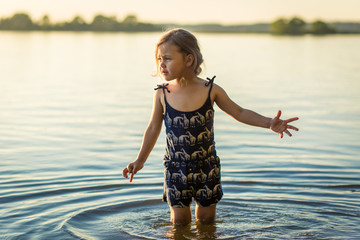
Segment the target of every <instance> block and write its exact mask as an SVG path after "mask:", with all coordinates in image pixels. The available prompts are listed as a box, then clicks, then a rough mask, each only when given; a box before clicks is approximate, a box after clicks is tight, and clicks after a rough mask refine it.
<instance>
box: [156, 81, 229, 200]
mask: <svg viewBox="0 0 360 240" xmlns="http://www.w3.org/2000/svg"><path fill="white" fill-rule="evenodd" d="M214 79H215V77H213V78H212V79H209V78H208V80H209V82H207V83H206V84H205V86H206V87H208V88H209V93H208V97H207V99H206V101H205V103H204V104H203V106H202V107H200V108H199V109H197V110H195V111H189V112H184V111H179V110H176V109H174V108H173V107H171V106H170V105H169V104H168V102H167V101H166V95H167V94H171V92H170V91H169V89H168V88H167V86H168V84H163V85H158V87H157V88H156V89H159V88H161V89H162V90H163V92H164V100H165V105H166V109H165V113H164V124H165V127H166V143H167V146H166V154H165V156H164V166H165V171H164V175H165V182H164V194H163V200H164V201H167V202H168V203H169V205H171V206H173V207H187V206H189V205H190V203H191V202H192V199H194V200H195V201H196V203H197V204H199V205H201V206H203V207H206V206H210V205H212V204H215V203H217V202H218V201H219V200H220V199H221V197H222V195H223V192H222V188H221V184H220V159H219V157H218V156H217V155H216V150H215V142H214V128H213V124H214V109H213V107H212V104H211V98H210V93H211V89H212V87H213V81H214Z"/></svg>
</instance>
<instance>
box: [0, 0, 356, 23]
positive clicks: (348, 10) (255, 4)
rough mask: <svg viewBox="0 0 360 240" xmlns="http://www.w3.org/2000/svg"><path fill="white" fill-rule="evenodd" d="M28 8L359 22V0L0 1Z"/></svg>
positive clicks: (172, 18) (57, 13)
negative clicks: (294, 17)
mask: <svg viewBox="0 0 360 240" xmlns="http://www.w3.org/2000/svg"><path fill="white" fill-rule="evenodd" d="M15 12H26V13H28V14H30V15H31V16H32V19H33V20H39V19H40V18H41V17H42V16H43V15H45V14H48V15H49V16H50V19H51V20H52V21H54V22H56V21H62V20H71V19H73V17H74V16H75V15H80V16H82V17H83V18H84V19H85V20H87V21H90V20H92V19H93V17H94V16H95V15H96V14H103V15H106V16H116V17H117V18H118V20H121V19H123V18H125V16H126V15H128V14H135V15H137V17H138V19H139V20H140V21H142V22H153V23H180V24H187V23H221V24H240V23H259V22H271V21H273V20H275V19H277V18H279V17H285V18H290V17H293V16H299V17H301V18H302V19H304V20H305V21H309V22H310V21H314V20H317V19H321V20H324V21H329V22H331V21H356V22H360V0H221V1H219V0H176V1H175V0H167V1H164V0H101V1H99V0H0V17H10V16H12V15H13V14H14V13H15Z"/></svg>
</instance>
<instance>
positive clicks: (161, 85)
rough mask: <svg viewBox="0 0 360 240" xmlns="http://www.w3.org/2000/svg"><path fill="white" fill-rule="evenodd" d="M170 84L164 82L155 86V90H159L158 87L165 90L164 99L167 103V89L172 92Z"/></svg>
mask: <svg viewBox="0 0 360 240" xmlns="http://www.w3.org/2000/svg"><path fill="white" fill-rule="evenodd" d="M168 85H169V84H168V83H164V84H160V85H157V87H156V88H154V90H158V89H160V88H161V89H162V91H163V93H164V101H165V103H167V101H166V96H165V90H166V91H167V92H168V93H170V90H169V89H168V87H167V86H168Z"/></svg>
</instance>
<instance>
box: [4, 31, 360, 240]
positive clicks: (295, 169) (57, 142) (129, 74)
mask: <svg viewBox="0 0 360 240" xmlns="http://www.w3.org/2000/svg"><path fill="white" fill-rule="evenodd" d="M159 36H160V34H159V33H152V34H118V33H114V34H95V33H78V34H75V33H36V32H35V33H12V32H0V42H1V44H0V66H1V71H0V236H1V237H0V238H1V239H359V238H360V230H359V228H358V226H359V224H360V220H359V219H360V218H359V217H360V208H359V207H360V198H359V197H360V161H359V157H360V127H359V126H360V105H359V102H360V81H359V79H360V71H359V62H360V55H359V54H358V53H359V52H360V45H359V44H358V43H359V41H360V36H354V35H347V36H328V37H312V36H304V37H273V36H269V35H212V34H199V35H198V38H199V41H200V43H201V47H202V51H203V55H204V57H205V63H206V67H205V69H204V75H203V77H206V76H209V77H212V76H213V75H216V76H217V78H216V80H215V82H216V83H218V84H219V85H221V86H222V87H223V88H224V89H225V90H226V91H227V93H228V94H229V95H230V96H231V97H232V98H233V100H234V101H235V102H237V103H238V104H240V105H241V106H243V107H246V108H250V109H253V110H255V111H257V112H260V113H262V114H264V115H266V116H274V115H275V114H276V112H277V110H278V109H281V110H283V117H285V118H288V117H294V116H299V117H300V120H299V121H297V122H296V124H295V125H296V126H297V127H299V128H300V132H298V133H294V137H293V138H288V137H285V138H284V139H280V138H279V137H278V136H277V135H276V134H274V133H272V132H270V131H269V130H266V129H259V128H254V127H249V126H246V125H243V124H239V123H237V122H236V121H235V120H233V119H232V118H230V117H228V116H227V115H226V114H224V113H222V112H221V110H219V109H218V108H215V111H216V113H215V139H216V144H217V151H218V154H219V156H220V158H221V163H222V181H223V186H224V194H225V195H224V198H223V200H222V201H221V203H219V204H218V210H217V219H216V222H215V223H214V224H210V225H206V226H204V225H201V224H197V223H196V222H195V221H193V222H192V224H191V225H189V226H186V227H174V226H172V225H171V224H170V223H169V215H170V213H169V209H168V207H167V205H166V204H165V203H162V202H161V201H160V199H161V196H162V181H163V166H162V156H163V154H164V148H165V145H164V144H165V137H164V133H162V134H161V135H160V137H159V140H158V143H157V145H156V147H155V148H154V150H153V152H152V154H151V156H150V157H149V159H148V161H147V163H146V165H145V168H144V169H143V170H142V171H141V172H140V173H139V174H137V175H136V176H135V178H134V181H133V183H131V184H130V183H129V182H128V181H127V180H125V179H123V178H122V177H121V171H122V169H123V168H124V167H125V166H126V165H127V163H129V162H130V161H132V160H134V159H135V158H136V155H137V152H138V149H139V147H140V144H141V139H142V134H143V132H144V130H145V127H146V124H147V121H148V119H149V117H150V113H151V106H152V97H153V90H152V89H153V88H154V87H155V86H156V84H159V83H160V82H161V81H159V80H158V79H155V78H153V77H152V76H151V74H152V73H154V70H155V69H154V62H153V61H154V56H153V51H154V45H155V43H156V41H157V40H158V38H159ZM163 131H164V129H163Z"/></svg>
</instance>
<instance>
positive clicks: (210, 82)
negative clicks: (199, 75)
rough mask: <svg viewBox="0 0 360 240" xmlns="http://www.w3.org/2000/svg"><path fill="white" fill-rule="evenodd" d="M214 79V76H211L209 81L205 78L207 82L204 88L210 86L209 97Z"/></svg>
mask: <svg viewBox="0 0 360 240" xmlns="http://www.w3.org/2000/svg"><path fill="white" fill-rule="evenodd" d="M215 78H216V76H213V77H212V78H211V79H210V78H206V80H208V82H206V83H205V86H209V85H210V89H209V96H210V93H211V89H212V87H213V83H214V80H215Z"/></svg>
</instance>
